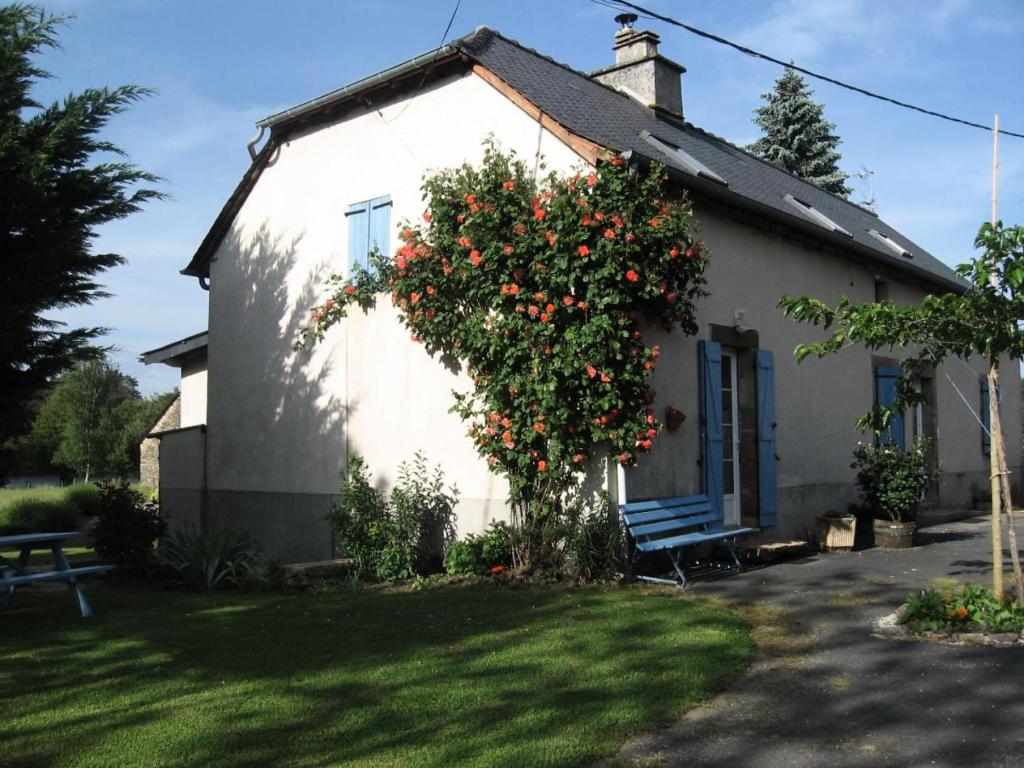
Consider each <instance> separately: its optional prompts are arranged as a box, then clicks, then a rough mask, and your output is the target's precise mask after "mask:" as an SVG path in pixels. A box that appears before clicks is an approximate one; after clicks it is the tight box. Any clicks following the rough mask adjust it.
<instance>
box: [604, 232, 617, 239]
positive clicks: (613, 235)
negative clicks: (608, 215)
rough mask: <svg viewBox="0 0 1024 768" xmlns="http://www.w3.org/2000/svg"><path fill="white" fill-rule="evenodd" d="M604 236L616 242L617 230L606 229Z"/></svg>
mask: <svg viewBox="0 0 1024 768" xmlns="http://www.w3.org/2000/svg"><path fill="white" fill-rule="evenodd" d="M604 236H605V237H607V238H608V239H609V240H614V239H615V230H614V229H606V230H605V231H604Z"/></svg>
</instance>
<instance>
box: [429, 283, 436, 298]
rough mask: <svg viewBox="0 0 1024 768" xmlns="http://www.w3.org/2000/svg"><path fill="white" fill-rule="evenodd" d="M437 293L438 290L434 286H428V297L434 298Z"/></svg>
mask: <svg viewBox="0 0 1024 768" xmlns="http://www.w3.org/2000/svg"><path fill="white" fill-rule="evenodd" d="M435 293H437V288H435V287H434V286H432V285H428V286H427V295H428V296H433V295H434V294H435Z"/></svg>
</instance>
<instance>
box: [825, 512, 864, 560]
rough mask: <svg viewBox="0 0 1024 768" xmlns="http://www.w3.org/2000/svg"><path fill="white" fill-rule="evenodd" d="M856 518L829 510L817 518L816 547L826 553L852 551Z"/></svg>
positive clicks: (847, 513) (855, 531)
mask: <svg viewBox="0 0 1024 768" xmlns="http://www.w3.org/2000/svg"><path fill="white" fill-rule="evenodd" d="M856 533H857V518H856V517H854V516H853V515H852V514H851V513H850V512H837V511H836V510H834V509H830V510H829V511H828V512H826V513H825V514H824V515H822V516H821V517H819V518H818V545H819V546H820V547H821V548H822V549H824V550H826V551H828V552H838V551H849V550H851V549H853V540H854V536H855V535H856Z"/></svg>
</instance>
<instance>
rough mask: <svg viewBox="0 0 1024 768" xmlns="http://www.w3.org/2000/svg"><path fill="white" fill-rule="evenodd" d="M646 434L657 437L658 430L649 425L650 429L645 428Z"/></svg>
mask: <svg viewBox="0 0 1024 768" xmlns="http://www.w3.org/2000/svg"><path fill="white" fill-rule="evenodd" d="M647 436H648V437H657V436H658V430H656V429H655V428H654V427H651V428H650V429H648V430H647Z"/></svg>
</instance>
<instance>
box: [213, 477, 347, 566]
mask: <svg viewBox="0 0 1024 768" xmlns="http://www.w3.org/2000/svg"><path fill="white" fill-rule="evenodd" d="M208 493H209V497H208V502H207V503H208V506H207V513H206V514H207V518H206V523H207V525H208V526H209V527H211V528H231V529H235V530H247V531H250V532H252V534H253V535H255V536H256V538H257V539H259V541H260V543H261V544H262V545H263V549H264V552H265V554H266V556H267V557H268V558H270V559H272V560H280V561H281V562H282V563H302V562H311V561H316V560H329V559H330V558H331V557H333V556H334V553H333V551H332V549H333V548H332V543H331V529H330V527H329V526H328V525H327V521H326V520H325V519H324V516H325V515H326V514H327V512H328V511H329V510H330V508H331V502H332V500H333V499H334V497H333V496H332V495H331V494H317V493H268V492H260V491H218V490H210V491H209V492H208Z"/></svg>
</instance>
